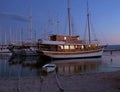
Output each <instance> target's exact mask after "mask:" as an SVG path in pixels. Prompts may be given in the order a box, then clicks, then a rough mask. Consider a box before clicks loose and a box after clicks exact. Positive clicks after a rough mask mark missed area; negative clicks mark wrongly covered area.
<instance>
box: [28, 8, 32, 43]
mask: <svg viewBox="0 0 120 92" xmlns="http://www.w3.org/2000/svg"><path fill="white" fill-rule="evenodd" d="M29 18H30V29H29V31H30V33H29V40H30V42H32V8H31V7H30V17H29Z"/></svg>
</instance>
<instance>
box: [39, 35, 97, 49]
mask: <svg viewBox="0 0 120 92" xmlns="http://www.w3.org/2000/svg"><path fill="white" fill-rule="evenodd" d="M38 43H39V49H41V50H45V51H78V50H90V49H91V48H92V49H95V48H96V47H98V45H97V44H91V45H84V41H83V40H80V37H79V36H63V35H52V36H50V40H40V39H39V40H38Z"/></svg>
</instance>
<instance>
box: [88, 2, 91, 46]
mask: <svg viewBox="0 0 120 92" xmlns="http://www.w3.org/2000/svg"><path fill="white" fill-rule="evenodd" d="M87 23H88V37H89V39H88V40H89V44H90V43H91V37H90V14H89V7H88V0H87Z"/></svg>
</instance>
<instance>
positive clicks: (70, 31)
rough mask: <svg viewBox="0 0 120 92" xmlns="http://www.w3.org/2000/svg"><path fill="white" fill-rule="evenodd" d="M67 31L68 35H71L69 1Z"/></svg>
mask: <svg viewBox="0 0 120 92" xmlns="http://www.w3.org/2000/svg"><path fill="white" fill-rule="evenodd" d="M68 30H69V35H71V29H70V0H68Z"/></svg>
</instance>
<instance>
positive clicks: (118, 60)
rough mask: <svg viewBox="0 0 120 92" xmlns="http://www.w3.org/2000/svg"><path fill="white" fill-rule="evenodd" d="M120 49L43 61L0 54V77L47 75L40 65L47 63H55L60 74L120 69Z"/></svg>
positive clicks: (36, 57) (38, 58)
mask: <svg viewBox="0 0 120 92" xmlns="http://www.w3.org/2000/svg"><path fill="white" fill-rule="evenodd" d="M119 56H120V51H112V52H111V51H107V52H104V53H103V56H102V57H101V58H92V59H70V60H56V61H53V60H50V61H45V60H44V59H41V58H40V57H38V56H35V57H22V56H18V57H13V56H10V55H7V54H4V55H3V54H1V55H0V78H9V77H18V76H21V77H36V76H41V75H43V76H47V75H46V74H44V73H43V72H42V66H43V65H44V64H47V63H54V64H56V65H57V69H56V72H57V73H58V74H61V75H69V74H83V73H98V72H111V71H119V70H120V57H119Z"/></svg>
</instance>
